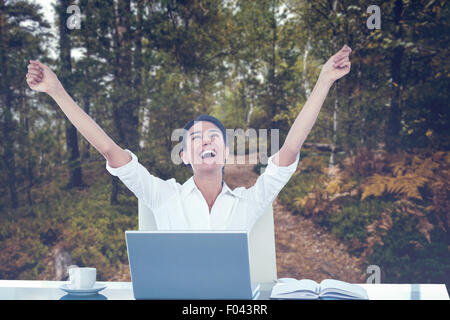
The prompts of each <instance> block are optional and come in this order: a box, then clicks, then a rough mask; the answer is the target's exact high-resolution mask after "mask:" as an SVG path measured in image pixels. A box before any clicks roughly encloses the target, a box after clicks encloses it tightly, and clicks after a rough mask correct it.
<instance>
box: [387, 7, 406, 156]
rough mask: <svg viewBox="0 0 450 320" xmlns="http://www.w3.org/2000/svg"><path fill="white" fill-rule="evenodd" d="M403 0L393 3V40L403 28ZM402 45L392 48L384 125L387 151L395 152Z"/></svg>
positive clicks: (398, 124)
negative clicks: (390, 99)
mask: <svg viewBox="0 0 450 320" xmlns="http://www.w3.org/2000/svg"><path fill="white" fill-rule="evenodd" d="M402 12H403V1H402V0H396V1H395V5H394V26H396V27H398V29H397V30H396V31H395V32H394V37H395V40H394V41H397V40H400V39H402V36H403V30H402V26H401V23H400V21H401V20H402V18H403V14H402ZM403 51H404V49H403V47H402V46H400V45H398V46H396V47H395V48H394V55H393V57H392V60H391V75H392V102H391V105H390V109H389V116H388V120H387V126H386V135H385V139H386V140H385V141H386V150H387V151H388V152H395V151H396V150H397V149H398V147H399V145H400V136H399V135H400V130H401V109H400V107H401V94H400V93H401V89H402V85H403V83H402V76H401V72H402V70H401V65H402V58H403Z"/></svg>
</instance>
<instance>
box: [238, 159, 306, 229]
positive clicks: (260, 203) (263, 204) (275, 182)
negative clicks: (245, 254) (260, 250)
mask: <svg viewBox="0 0 450 320" xmlns="http://www.w3.org/2000/svg"><path fill="white" fill-rule="evenodd" d="M273 157H274V156H271V157H270V158H269V159H268V162H267V167H266V170H265V171H264V173H263V174H261V175H260V176H259V177H258V179H257V180H256V183H255V184H254V185H253V186H252V187H251V188H249V189H247V190H246V193H247V197H248V199H249V200H250V201H251V202H252V203H253V204H254V206H255V209H256V210H255V211H253V212H255V214H252V215H249V216H248V221H247V223H248V227H249V230H250V229H251V227H252V226H253V224H254V223H255V222H256V221H257V220H258V218H259V217H260V216H262V215H263V214H264V212H265V210H266V208H267V207H268V206H269V205H271V204H272V202H273V201H274V200H275V198H276V196H277V195H278V193H279V192H280V191H281V189H283V187H284V186H285V185H286V184H287V183H288V181H289V179H290V178H291V177H292V175H293V174H294V173H295V170H296V169H297V165H298V162H299V159H300V152H299V153H298V154H297V158H296V159H295V161H294V162H293V163H291V164H290V165H289V166H285V167H282V166H277V165H276V164H275V163H273Z"/></svg>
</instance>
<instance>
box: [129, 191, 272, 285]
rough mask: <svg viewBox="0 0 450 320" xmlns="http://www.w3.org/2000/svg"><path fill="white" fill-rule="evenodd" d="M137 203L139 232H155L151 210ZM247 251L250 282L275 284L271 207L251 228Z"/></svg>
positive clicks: (140, 202)
mask: <svg viewBox="0 0 450 320" xmlns="http://www.w3.org/2000/svg"><path fill="white" fill-rule="evenodd" d="M138 202H139V203H138V219H139V230H141V231H152V230H157V228H156V222H155V218H154V216H153V213H152V210H151V209H150V208H149V207H147V206H146V205H145V204H144V203H143V202H142V201H140V200H139V201H138ZM249 250H250V274H251V278H252V282H255V283H267V282H271V283H273V282H275V281H276V280H277V264H276V256H275V230H274V223H273V208H272V206H269V208H268V209H267V210H266V212H265V213H264V215H263V216H262V217H261V218H259V219H258V221H257V222H256V223H255V225H254V226H253V229H252V230H251V232H250V236H249Z"/></svg>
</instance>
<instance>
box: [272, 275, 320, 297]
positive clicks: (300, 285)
mask: <svg viewBox="0 0 450 320" xmlns="http://www.w3.org/2000/svg"><path fill="white" fill-rule="evenodd" d="M304 291H307V292H312V293H314V294H318V285H317V282H315V281H314V280H309V279H303V280H298V281H292V282H287V283H277V284H276V285H275V286H274V287H273V289H272V294H273V295H280V294H286V293H292V292H304Z"/></svg>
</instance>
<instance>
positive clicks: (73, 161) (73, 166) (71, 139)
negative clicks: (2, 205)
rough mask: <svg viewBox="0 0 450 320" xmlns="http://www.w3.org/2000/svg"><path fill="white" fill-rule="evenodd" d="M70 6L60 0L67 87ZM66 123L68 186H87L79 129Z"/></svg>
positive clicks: (61, 39)
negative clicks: (67, 17) (79, 145)
mask: <svg viewBox="0 0 450 320" xmlns="http://www.w3.org/2000/svg"><path fill="white" fill-rule="evenodd" d="M69 6H70V1H69V0H60V1H59V7H58V11H59V46H60V52H59V56H60V60H61V74H62V77H61V82H62V83H63V86H64V87H65V88H70V87H71V81H70V80H69V79H70V78H71V74H72V62H71V55H70V50H71V45H70V39H69V36H68V33H67V25H66V16H67V14H66V9H67V8H68V7H69ZM65 123H66V145H67V152H68V164H69V173H70V178H69V182H68V184H67V185H66V188H68V189H71V188H73V187H79V188H82V187H85V184H84V183H83V174H82V170H81V161H80V150H79V147H78V135H77V129H76V128H75V126H74V125H73V124H72V123H71V122H70V120H69V119H67V118H66V119H65Z"/></svg>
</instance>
